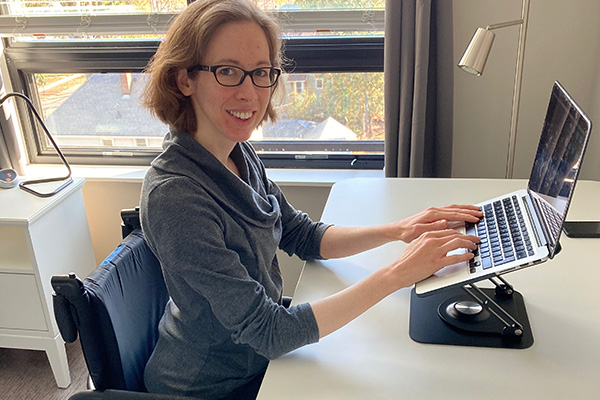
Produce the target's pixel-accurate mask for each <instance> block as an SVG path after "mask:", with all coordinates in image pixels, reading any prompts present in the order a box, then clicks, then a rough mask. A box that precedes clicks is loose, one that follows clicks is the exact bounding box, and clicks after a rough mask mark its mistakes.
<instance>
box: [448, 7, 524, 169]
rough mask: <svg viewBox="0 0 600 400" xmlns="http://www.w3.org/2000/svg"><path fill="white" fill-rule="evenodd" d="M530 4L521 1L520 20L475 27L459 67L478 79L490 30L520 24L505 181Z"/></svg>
mask: <svg viewBox="0 0 600 400" xmlns="http://www.w3.org/2000/svg"><path fill="white" fill-rule="evenodd" d="M529 1H530V0H523V7H522V10H521V19H518V20H515V21H509V22H502V23H499V24H494V25H489V26H488V27H487V28H485V29H484V28H477V31H475V35H473V38H472V39H471V42H470V43H469V45H468V46H467V49H466V50H465V52H464V54H463V56H462V58H461V59H460V61H459V62H458V66H459V67H460V68H461V69H462V70H463V71H465V72H468V73H470V74H473V75H476V76H481V74H483V70H484V68H485V64H486V61H487V58H488V55H489V54H490V50H491V49H492V44H493V43H494V37H495V36H496V35H495V34H494V32H492V30H494V29H500V28H506V27H509V26H514V25H521V28H520V30H519V47H518V48H517V66H516V68H515V81H514V88H513V100H512V111H511V117H510V132H509V136H508V155H507V160H506V178H507V179H512V177H513V167H514V163H515V143H516V141H517V122H518V119H519V102H520V99H521V81H522V79H523V60H524V57H525V36H526V34H527V24H528V20H529Z"/></svg>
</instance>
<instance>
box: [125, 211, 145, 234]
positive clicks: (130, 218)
mask: <svg viewBox="0 0 600 400" xmlns="http://www.w3.org/2000/svg"><path fill="white" fill-rule="evenodd" d="M121 220H122V222H121V234H122V235H123V238H126V237H127V235H129V234H130V233H131V231H133V230H134V229H136V228H138V229H142V225H141V223H140V207H139V206H138V207H135V208H129V209H124V210H121Z"/></svg>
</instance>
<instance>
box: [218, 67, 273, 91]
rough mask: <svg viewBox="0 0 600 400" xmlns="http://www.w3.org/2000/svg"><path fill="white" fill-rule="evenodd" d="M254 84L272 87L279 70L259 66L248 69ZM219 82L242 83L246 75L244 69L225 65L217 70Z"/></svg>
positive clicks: (228, 83) (229, 84)
mask: <svg viewBox="0 0 600 400" xmlns="http://www.w3.org/2000/svg"><path fill="white" fill-rule="evenodd" d="M248 72H249V75H250V78H251V79H252V82H253V83H254V85H256V86H258V87H270V86H272V85H273V84H274V83H275V81H276V80H277V72H276V70H275V69H274V68H270V67H266V68H258V69H255V70H253V71H248ZM215 77H216V78H217V82H219V83H220V84H221V85H224V86H237V85H241V84H242V81H243V80H244V78H245V77H246V74H245V72H244V70H243V69H241V68H238V67H231V66H223V67H219V68H217V70H216V71H215Z"/></svg>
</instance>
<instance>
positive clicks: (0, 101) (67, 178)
mask: <svg viewBox="0 0 600 400" xmlns="http://www.w3.org/2000/svg"><path fill="white" fill-rule="evenodd" d="M10 97H17V98H20V99H22V100H24V101H25V103H26V104H27V107H28V108H29V110H30V111H31V112H32V113H33V115H34V116H35V119H36V120H37V122H38V123H39V124H40V126H41V127H42V129H43V130H44V133H45V134H46V136H47V137H48V140H50V143H52V146H53V147H54V149H55V150H56V153H58V157H59V158H60V160H61V161H62V162H63V164H64V166H65V167H66V168H67V175H66V176H60V177H56V178H43V179H34V180H28V181H25V182H20V183H19V188H21V189H23V190H25V191H26V192H29V193H31V194H33V195H36V196H38V197H50V196H54V195H55V194H57V193H58V192H60V191H61V190H62V189H64V188H65V187H66V186H68V185H69V184H70V183H72V182H73V178H71V166H70V165H69V162H68V161H67V159H66V158H65V156H64V155H63V153H62V152H61V151H60V148H59V147H58V145H57V144H56V142H55V141H54V138H53V137H52V135H51V134H50V131H48V128H47V127H46V124H44V120H43V119H42V117H41V116H40V114H39V113H38V112H37V110H36V109H35V107H34V106H33V103H32V102H31V100H29V98H28V97H27V96H25V95H24V94H22V93H16V92H10V93H7V94H6V95H5V96H3V97H2V98H1V99H0V107H2V105H4V102H5V101H6V100H7V99H8V98H10ZM59 181H65V182H64V183H63V184H62V185H60V186H59V187H58V188H56V189H54V190H53V191H52V192H49V193H41V192H38V191H37V190H34V189H32V188H30V187H29V185H34V184H38V183H47V182H59Z"/></svg>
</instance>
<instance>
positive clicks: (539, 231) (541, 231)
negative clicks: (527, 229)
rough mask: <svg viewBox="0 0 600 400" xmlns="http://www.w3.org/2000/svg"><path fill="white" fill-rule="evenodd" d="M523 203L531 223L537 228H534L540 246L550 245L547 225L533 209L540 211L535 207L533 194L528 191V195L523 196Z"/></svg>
mask: <svg viewBox="0 0 600 400" xmlns="http://www.w3.org/2000/svg"><path fill="white" fill-rule="evenodd" d="M522 200H523V204H525V211H527V216H528V217H529V222H530V223H531V225H532V226H533V227H534V228H535V229H534V230H533V233H534V234H535V239H536V240H537V243H538V246H547V245H548V240H547V238H548V233H547V232H546V229H545V227H544V226H543V223H542V222H540V220H539V218H538V217H537V215H539V214H537V213H536V212H533V210H535V211H537V212H539V210H538V209H537V208H536V207H535V204H534V202H533V201H532V199H531V195H530V194H529V193H527V196H523V199H522Z"/></svg>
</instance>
